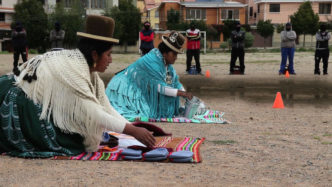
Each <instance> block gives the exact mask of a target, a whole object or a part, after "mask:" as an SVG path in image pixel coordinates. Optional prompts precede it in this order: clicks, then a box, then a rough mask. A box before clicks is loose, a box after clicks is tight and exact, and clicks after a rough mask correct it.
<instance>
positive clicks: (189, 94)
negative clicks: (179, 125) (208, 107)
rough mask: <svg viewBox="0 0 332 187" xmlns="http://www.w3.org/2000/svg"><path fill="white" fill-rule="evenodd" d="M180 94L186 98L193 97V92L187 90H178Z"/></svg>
mask: <svg viewBox="0 0 332 187" xmlns="http://www.w3.org/2000/svg"><path fill="white" fill-rule="evenodd" d="M178 96H182V97H185V98H188V99H189V100H191V99H192V98H193V94H192V93H190V92H185V91H180V90H179V91H178Z"/></svg>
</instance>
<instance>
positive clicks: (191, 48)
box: [186, 22, 202, 74]
mask: <svg viewBox="0 0 332 187" xmlns="http://www.w3.org/2000/svg"><path fill="white" fill-rule="evenodd" d="M186 36H187V61H186V63H187V69H186V72H187V73H188V74H189V73H191V72H190V71H189V70H190V67H191V61H192V59H193V56H194V59H195V63H196V72H197V73H198V74H201V71H202V70H201V64H200V62H199V54H200V47H201V43H200V40H201V32H200V30H199V29H197V28H196V26H195V24H194V23H193V22H191V23H190V28H189V29H188V30H187V31H186Z"/></svg>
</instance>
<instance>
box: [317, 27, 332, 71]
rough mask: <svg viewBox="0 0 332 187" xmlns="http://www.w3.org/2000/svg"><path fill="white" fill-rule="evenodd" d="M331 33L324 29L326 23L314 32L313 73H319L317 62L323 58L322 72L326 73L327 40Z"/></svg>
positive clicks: (328, 52)
mask: <svg viewBox="0 0 332 187" xmlns="http://www.w3.org/2000/svg"><path fill="white" fill-rule="evenodd" d="M330 38H331V34H330V33H329V32H327V31H326V25H325V24H322V25H321V26H320V31H318V32H317V33H316V52H315V71H314V74H315V75H320V70H319V63H320V60H321V59H323V73H324V75H327V65H328V63H329V56H330V50H329V40H330Z"/></svg>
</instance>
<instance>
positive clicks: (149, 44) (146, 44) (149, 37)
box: [139, 21, 154, 56]
mask: <svg viewBox="0 0 332 187" xmlns="http://www.w3.org/2000/svg"><path fill="white" fill-rule="evenodd" d="M150 25H151V24H150V22H148V21H146V22H144V28H143V29H142V30H141V32H140V33H139V37H140V39H141V46H140V50H141V51H142V56H144V55H145V54H147V53H148V52H150V50H151V49H153V48H154V46H153V38H154V32H153V30H152V29H151V28H150Z"/></svg>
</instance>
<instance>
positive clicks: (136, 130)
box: [123, 123, 156, 147]
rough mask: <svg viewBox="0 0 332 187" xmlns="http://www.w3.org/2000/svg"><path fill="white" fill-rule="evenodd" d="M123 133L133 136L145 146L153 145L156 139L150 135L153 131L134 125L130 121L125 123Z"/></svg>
mask: <svg viewBox="0 0 332 187" xmlns="http://www.w3.org/2000/svg"><path fill="white" fill-rule="evenodd" d="M123 133H124V134H128V135H131V136H133V137H135V138H136V139H137V140H138V141H140V142H142V143H143V144H144V145H146V146H147V147H153V146H154V145H155V143H156V140H155V138H154V137H153V135H152V134H153V132H151V131H148V130H147V129H146V128H142V127H136V126H134V125H132V124H131V123H127V124H126V126H125V128H124V130H123Z"/></svg>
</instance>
